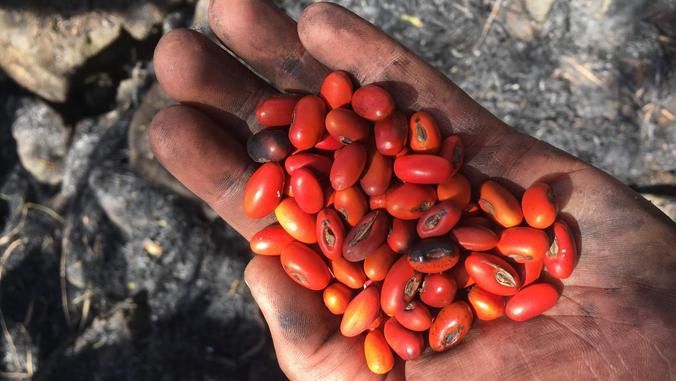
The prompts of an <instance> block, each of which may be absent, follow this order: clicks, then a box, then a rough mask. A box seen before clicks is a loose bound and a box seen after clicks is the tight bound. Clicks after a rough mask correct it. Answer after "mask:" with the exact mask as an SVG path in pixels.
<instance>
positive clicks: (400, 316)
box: [394, 300, 432, 332]
mask: <svg viewBox="0 0 676 381" xmlns="http://www.w3.org/2000/svg"><path fill="white" fill-rule="evenodd" d="M394 318H395V319H397V321H398V322H399V324H401V325H402V326H404V328H408V329H410V330H411V331H416V332H422V331H427V330H428V329H429V328H430V326H431V325H432V314H431V313H430V310H429V308H427V306H425V305H424V304H422V303H420V302H419V301H417V300H413V301H411V302H410V303H408V304H407V305H406V306H405V307H404V309H403V310H401V311H399V312H397V313H396V314H395V315H394Z"/></svg>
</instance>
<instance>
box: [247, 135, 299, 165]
mask: <svg viewBox="0 0 676 381" xmlns="http://www.w3.org/2000/svg"><path fill="white" fill-rule="evenodd" d="M291 148H292V147H291V142H290V141H289V135H288V134H287V133H286V131H285V130H279V129H272V128H268V129H265V130H261V131H259V132H257V133H255V134H253V135H251V136H250V137H249V139H248V140H247V142H246V152H247V153H248V154H249V157H250V158H251V160H253V161H255V162H257V163H267V162H268V161H282V160H284V158H286V157H287V156H288V155H289V153H291Z"/></svg>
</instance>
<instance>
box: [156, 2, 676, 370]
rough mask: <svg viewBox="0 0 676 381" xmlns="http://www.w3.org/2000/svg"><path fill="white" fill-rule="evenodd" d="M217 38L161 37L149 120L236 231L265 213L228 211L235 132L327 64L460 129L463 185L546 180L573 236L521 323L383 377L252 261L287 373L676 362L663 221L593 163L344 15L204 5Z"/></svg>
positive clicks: (673, 274) (675, 298)
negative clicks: (538, 302)
mask: <svg viewBox="0 0 676 381" xmlns="http://www.w3.org/2000/svg"><path fill="white" fill-rule="evenodd" d="M209 12H210V14H209V22H210V25H211V28H212V30H213V31H214V33H215V34H216V35H217V36H218V38H219V39H220V40H221V41H222V42H223V43H224V44H225V45H226V46H227V47H228V49H229V50H231V51H232V52H234V53H235V54H237V55H238V56H239V57H240V58H241V59H242V60H244V61H245V62H246V63H247V64H248V65H250V66H251V67H252V68H253V69H254V70H255V71H256V72H257V73H259V74H260V75H261V76H262V77H265V78H266V79H267V80H268V81H269V83H267V82H265V81H263V80H261V79H260V78H259V77H257V76H256V75H254V74H253V73H252V72H251V71H250V70H249V69H247V68H246V67H245V66H244V65H242V64H241V63H240V62H238V61H237V60H236V59H235V58H233V57H232V56H231V55H230V54H228V53H227V52H226V51H225V50H223V49H222V48H221V47H219V46H218V45H216V44H215V43H213V42H211V41H210V40H209V39H207V38H206V37H205V36H203V35H201V34H199V33H197V32H194V31H189V30H176V31H173V32H170V33H168V34H167V35H166V36H164V38H163V39H162V40H161V41H160V43H159V45H158V47H157V49H156V52H155V68H156V72H157V76H158V79H159V81H160V83H161V85H162V86H163V87H164V89H165V90H166V91H167V93H168V94H169V95H171V96H172V97H173V98H174V99H176V100H177V101H179V102H180V105H176V106H172V107H169V108H167V109H165V110H162V111H161V112H160V113H159V114H158V115H157V116H156V117H155V119H154V120H153V122H152V126H151V128H150V139H151V144H152V148H153V151H154V152H155V154H156V155H157V158H158V159H159V160H160V161H161V162H162V164H163V165H164V166H165V167H166V168H167V169H168V170H169V171H170V172H171V173H172V174H173V175H174V176H176V177H177V178H178V179H179V180H180V181H181V182H182V183H183V184H185V185H186V186H187V187H188V188H189V189H190V190H192V191H193V192H194V193H195V194H196V195H198V196H199V197H201V198H202V199H203V200H204V201H205V202H207V203H208V204H209V205H210V206H211V207H212V208H213V209H214V210H215V211H216V212H217V213H218V214H219V215H220V216H221V217H223V219H225V220H226V221H227V222H228V223H229V224H230V225H232V226H233V227H234V228H235V229H237V230H238V231H239V232H240V233H241V234H242V235H243V236H244V237H246V238H250V237H251V236H252V235H253V233H255V232H256V231H258V230H259V229H260V228H262V227H264V226H266V225H267V224H269V223H270V222H271V219H270V218H268V219H263V220H258V221H253V220H249V219H247V218H246V217H245V216H244V215H243V212H242V207H241V202H242V192H243V189H244V186H245V184H246V182H247V179H248V176H249V175H250V173H251V171H252V169H253V168H254V166H253V163H252V162H251V161H250V160H249V159H248V157H247V155H246V153H245V150H244V142H245V139H246V137H247V136H248V135H249V134H251V131H252V130H257V129H259V128H260V126H259V125H257V124H256V121H255V117H254V109H255V107H256V105H257V103H258V102H259V101H260V100H261V99H264V98H266V97H269V96H271V95H273V94H276V93H278V92H279V90H285V91H310V92H315V93H316V92H317V90H318V88H319V85H320V83H321V80H322V79H323V77H324V76H325V75H326V74H327V73H328V72H329V70H331V69H342V70H346V71H348V72H350V73H352V74H353V75H354V76H355V78H356V79H357V80H358V81H359V83H361V84H368V83H373V82H379V83H380V84H382V85H383V86H384V87H385V88H386V89H388V90H389V91H390V93H391V94H392V95H393V96H394V97H395V100H396V102H397V105H398V107H400V108H402V109H404V110H408V111H410V110H418V109H425V110H427V111H430V112H431V113H432V114H433V115H434V117H435V118H436V119H437V120H438V121H439V123H440V126H441V127H442V129H443V131H444V132H445V133H446V134H449V133H451V132H453V133H459V134H461V135H462V137H463V139H464V142H465V145H466V151H467V156H466V159H467V160H466V165H465V167H464V169H463V171H464V172H465V173H466V174H467V175H468V177H469V178H470V179H471V180H472V181H473V182H474V184H476V183H477V182H478V181H480V180H481V179H483V178H485V177H499V178H503V179H506V180H508V181H510V182H511V183H513V184H514V185H515V186H516V187H517V189H518V187H521V188H524V187H527V186H529V185H530V184H532V183H533V182H535V181H536V180H538V179H540V178H542V177H545V176H546V177H547V178H548V182H549V183H550V184H551V185H552V187H553V189H554V192H555V195H556V197H557V199H558V200H560V201H561V203H562V205H561V206H562V213H564V214H566V215H568V216H571V217H572V219H573V220H574V221H576V223H577V225H578V227H579V230H578V232H582V233H581V241H580V245H581V246H580V251H581V254H580V261H579V264H578V266H577V268H576V270H575V272H574V273H573V276H572V277H571V278H569V279H567V280H566V281H565V282H564V285H565V288H564V292H563V295H562V297H561V299H560V301H559V303H558V305H557V306H556V307H554V308H553V309H551V310H550V311H548V312H547V313H546V314H545V316H542V317H539V318H536V319H534V320H531V321H529V322H527V323H521V324H518V323H514V322H511V321H508V320H507V319H502V320H500V321H495V322H489V323H487V324H484V323H482V322H478V323H477V325H478V328H475V329H474V330H473V331H472V332H473V333H472V335H471V337H468V338H467V340H466V342H464V343H463V344H461V345H460V346H458V347H457V348H454V349H452V350H451V351H449V352H446V353H442V354H437V353H425V354H424V355H423V356H422V358H421V359H419V360H417V361H410V362H408V363H406V364H405V365H404V364H402V363H400V364H398V365H397V366H396V367H395V369H394V370H393V371H392V372H390V374H389V375H388V376H387V377H382V376H376V375H373V374H371V373H370V372H369V370H368V369H367V367H366V364H365V360H364V355H363V350H362V345H361V341H359V340H361V339H360V338H352V339H350V338H345V337H342V336H341V335H340V332H339V330H338V323H339V318H338V317H335V316H333V315H331V314H330V313H329V312H328V311H327V310H326V309H325V308H324V305H323V303H322V297H321V293H315V292H312V291H309V290H306V289H304V288H302V287H300V286H298V285H296V284H295V283H294V282H293V281H292V280H290V279H289V278H288V277H287V276H286V275H285V274H284V271H283V270H282V268H281V266H280V264H279V259H278V258H276V257H263V256H259V257H256V258H254V259H253V260H252V261H251V263H250V264H249V266H248V268H247V270H246V281H247V283H248V285H249V287H250V288H251V292H252V294H253V296H254V298H255V299H256V301H257V302H258V304H259V305H260V307H261V310H262V311H263V314H264V316H265V318H266V319H267V321H268V323H269V326H270V330H271V332H272V337H273V340H274V344H275V348H276V352H277V356H278V359H279V362H280V365H281V367H282V369H283V370H284V372H285V373H286V374H287V375H288V376H289V377H290V378H291V379H305V380H319V379H331V380H333V379H340V380H343V379H345V380H362V379H381V378H386V379H389V380H395V379H397V380H398V379H407V380H447V379H449V378H453V379H456V378H457V379H463V380H468V379H477V380H479V379H517V378H518V379H564V378H565V379H592V378H594V379H601V380H608V379H620V378H621V379H629V378H638V379H663V380H664V379H669V378H670V376H671V377H673V376H674V372H676V370H675V369H676V367H673V366H672V365H671V364H670V363H672V362H674V361H675V360H676V346H674V345H673V339H674V337H676V324H675V323H674V316H676V291H675V290H676V254H675V253H676V251H674V248H673V247H674V245H676V228H675V227H674V224H673V223H672V222H671V221H669V220H668V219H667V218H666V216H664V215H662V214H661V213H660V212H659V211H657V209H655V208H654V207H653V206H652V205H650V204H649V203H648V202H647V201H645V200H643V199H642V198H641V197H640V196H639V195H638V194H636V193H634V192H633V191H632V190H630V189H629V188H627V187H626V186H624V185H622V184H621V183H620V182H618V181H617V180H615V179H613V178H612V177H610V176H608V175H607V174H605V173H604V172H602V171H600V170H598V169H596V168H594V167H592V166H590V165H588V164H586V163H584V162H582V161H579V160H577V159H575V158H574V157H571V156H570V155H567V154H565V153H563V152H561V151H559V150H557V149H555V148H553V147H552V146H550V145H548V144H546V143H543V142H540V141H538V140H536V139H534V138H531V137H529V136H526V135H523V134H520V133H518V132H517V131H515V130H514V129H512V128H511V127H509V126H507V125H505V124H504V123H502V122H501V121H500V120H498V119H496V118H495V117H494V116H493V115H491V114H490V113H489V112H488V111H486V110H485V109H483V108H482V107H481V106H479V105H478V104H476V103H475V102H474V101H473V100H472V99H470V98H469V97H468V96H467V95H466V94H465V93H463V92H462V91H461V90H460V89H459V88H458V87H456V86H455V85H454V84H453V83H452V82H450V81H449V80H448V79H447V78H446V77H445V76H444V75H443V74H441V73H439V72H438V71H436V70H435V69H434V68H432V67H431V66H429V65H428V64H426V63H425V62H423V61H422V60H421V59H420V58H419V57H417V56H415V55H414V54H412V53H411V52H409V51H408V50H406V49H405V48H403V47H402V46H401V45H399V44H398V43H397V42H396V41H394V40H392V39H391V38H390V37H388V36H387V35H385V34H384V33H383V32H381V31H380V30H378V29H377V28H376V27H374V26H372V25H371V24H369V23H368V22H366V21H364V20H362V19H361V18H359V17H357V16H356V15H354V14H352V13H350V12H349V11H347V10H345V9H343V8H341V7H339V6H336V5H330V4H314V5H312V6H310V7H309V8H308V9H306V10H305V12H304V13H303V14H302V15H301V17H300V20H299V22H298V24H296V23H295V22H294V21H293V20H291V19H290V18H289V17H287V16H286V15H285V14H283V13H282V12H281V11H279V10H278V9H276V8H275V7H274V5H272V4H270V3H267V2H264V1H262V0H256V1H235V0H233V1H226V0H215V1H212V4H211V7H210V10H209Z"/></svg>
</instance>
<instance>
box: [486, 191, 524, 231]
mask: <svg viewBox="0 0 676 381" xmlns="http://www.w3.org/2000/svg"><path fill="white" fill-rule="evenodd" d="M478 204H479V207H481V209H482V210H483V211H484V212H486V214H488V215H489V216H491V217H492V218H493V219H494V220H495V221H496V222H497V223H499V224H500V225H502V226H504V227H506V228H510V227H512V226H517V225H519V224H520V223H521V221H522V220H523V213H522V211H521V205H520V204H519V201H517V199H516V197H514V195H512V194H511V193H510V192H509V191H508V190H507V189H505V187H503V186H502V185H500V184H498V183H497V182H495V181H493V180H486V181H484V183H483V184H481V188H480V189H479V201H478Z"/></svg>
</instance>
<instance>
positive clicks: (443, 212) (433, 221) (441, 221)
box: [416, 201, 462, 238]
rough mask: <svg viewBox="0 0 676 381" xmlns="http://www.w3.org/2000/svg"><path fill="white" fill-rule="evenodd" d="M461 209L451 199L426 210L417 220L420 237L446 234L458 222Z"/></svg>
mask: <svg viewBox="0 0 676 381" xmlns="http://www.w3.org/2000/svg"><path fill="white" fill-rule="evenodd" d="M461 216H462V209H460V208H458V206H457V205H456V203H455V202H453V201H442V202H440V203H438V204H437V205H434V206H433V207H432V208H430V209H429V210H427V211H426V212H425V214H423V215H422V217H420V219H419V220H418V226H417V228H416V229H417V231H418V236H419V237H420V238H430V237H439V236H442V235H445V234H447V233H448V232H449V231H451V229H453V227H454V226H455V225H456V224H457V223H458V221H459V220H460V217H461Z"/></svg>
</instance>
